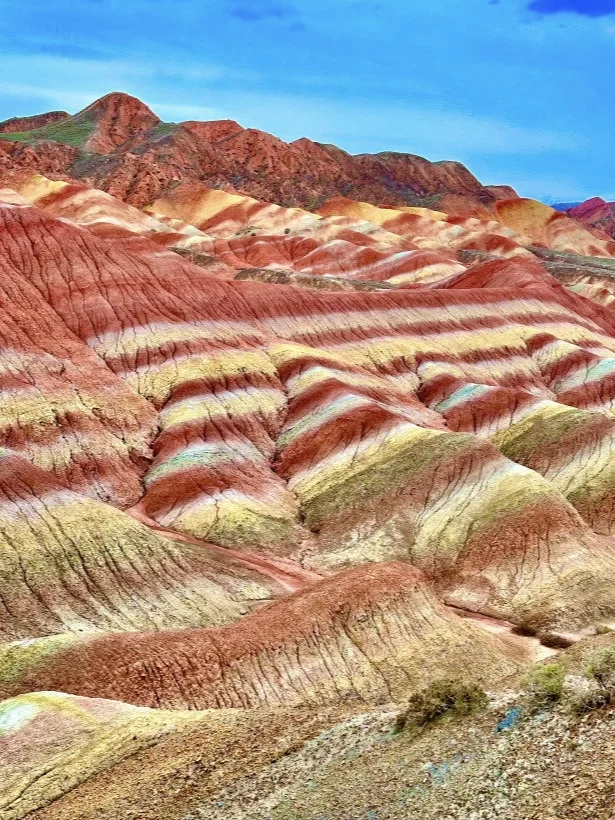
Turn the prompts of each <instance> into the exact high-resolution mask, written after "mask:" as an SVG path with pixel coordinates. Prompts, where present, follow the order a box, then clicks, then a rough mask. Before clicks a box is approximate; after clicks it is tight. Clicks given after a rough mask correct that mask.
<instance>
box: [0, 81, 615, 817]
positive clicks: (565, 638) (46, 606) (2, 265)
mask: <svg viewBox="0 0 615 820" xmlns="http://www.w3.org/2000/svg"><path fill="white" fill-rule="evenodd" d="M289 206H292V207H289ZM300 206H303V207H300ZM614 272H615V241H613V239H612V237H611V235H610V234H609V233H608V232H605V231H604V230H602V229H600V228H599V227H596V226H595V225H593V224H589V223H588V222H587V220H585V221H581V220H579V219H575V218H574V216H573V215H570V214H565V213H560V212H556V211H554V210H553V209H551V208H549V207H547V206H545V205H543V204H541V203H539V202H534V201H532V200H527V199H521V198H519V197H517V196H516V194H515V193H514V191H512V190H511V189H509V188H507V187H506V186H492V187H485V186H482V185H481V184H480V183H479V182H478V181H477V180H475V179H474V178H473V177H472V176H471V174H470V173H469V172H468V171H467V170H466V169H464V168H463V167H461V166H458V165H456V164H455V163H436V164H432V163H429V162H428V161H427V160H423V159H421V158H417V157H412V156H409V155H390V154H386V155H379V156H378V157H366V156H364V157H350V156H349V155H346V154H344V153H343V152H341V151H340V150H339V149H336V148H334V147H332V146H320V145H317V144H315V143H310V142H309V141H308V140H299V141H298V142H297V143H293V144H292V145H286V144H284V143H282V142H281V141H279V140H276V139H275V138H274V137H271V136H270V135H266V134H262V133H260V132H255V131H251V130H249V129H243V128H242V127H241V126H239V125H237V124H236V123H230V122H214V123H183V124H181V125H169V124H165V123H161V122H160V121H159V120H158V118H157V117H156V116H155V115H154V114H153V113H152V112H151V111H149V109H147V107H146V106H144V105H143V104H142V103H140V102H139V101H137V100H134V99H133V98H129V97H126V96H125V95H120V94H113V95H110V96H108V97H106V98H103V100H100V101H98V102H96V103H94V104H93V105H92V106H90V107H89V108H87V109H85V111H83V112H80V113H79V114H77V115H75V116H72V117H71V116H69V115H67V114H64V113H62V112H51V113H50V114H45V115H40V116H36V117H33V118H26V119H22V120H19V121H8V122H7V123H3V124H0V299H1V302H2V307H3V311H2V313H1V314H0V390H1V391H2V402H1V403H0V447H1V449H0V699H2V701H1V702H0V761H1V762H2V768H3V771H6V772H7V773H8V774H7V775H6V778H5V783H4V785H3V786H0V817H2V818H3V820H4V819H5V818H6V820H18V819H19V818H23V817H32V818H34V817H37V818H43V817H44V818H57V820H60V818H71V819H72V820H74V818H90V817H91V818H94V817H119V816H121V817H148V818H160V820H162V818H170V817H173V818H175V817H177V818H184V820H188V818H194V817H208V818H210V817H211V818H213V817H220V818H222V817H224V818H232V817H237V818H242V817H246V818H248V817H254V818H258V817H263V818H264V817H272V818H276V820H282V818H291V817H305V818H308V817H320V818H322V817H330V818H355V817H356V818H363V817H369V818H371V820H375V818H381V817H382V818H385V817H386V818H388V817H406V816H407V817H426V818H427V817H432V816H433V817H436V816H437V817H443V816H450V817H455V818H457V817H458V818H464V817H468V818H469V817H477V818H483V817H485V818H495V817H511V818H513V817H514V818H526V817H527V818H529V817H539V816H541V817H547V816H554V817H555V816H562V812H563V811H564V809H565V804H564V803H562V802H561V801H560V800H559V797H558V798H557V799H556V797H555V796H554V794H555V786H556V782H557V781H556V780H554V779H553V776H552V775H553V771H555V769H557V770H558V771H560V772H561V771H563V770H565V771H566V772H567V775H566V776H569V777H570V779H571V780H574V779H577V778H578V779H579V780H578V783H579V785H578V788H577V789H576V791H575V790H574V788H573V787H571V789H572V790H571V791H570V794H569V795H568V796H569V797H570V800H571V801H572V802H570V803H569V804H566V805H569V806H571V807H572V808H571V811H573V812H576V813H573V814H569V815H567V816H571V817H586V816H588V817H589V816H592V817H605V818H606V817H609V816H611V815H608V814H604V813H603V814H601V813H600V812H602V811H603V807H604V806H607V805H610V804H609V801H608V800H607V799H606V797H605V800H604V801H603V802H602V803H601V802H600V801H597V800H593V802H592V801H591V800H590V799H589V796H588V795H589V793H590V792H591V791H592V790H594V789H597V788H598V785H596V784H598V783H604V782H605V778H607V775H606V774H605V770H604V766H607V768H608V761H609V760H610V758H609V754H610V753H608V752H607V751H606V748H607V747H608V746H609V744H610V740H609V738H610V737H611V735H610V732H611V719H612V718H611V712H610V711H609V709H610V706H608V705H604V704H603V705H602V708H600V709H597V710H595V711H594V712H592V714H590V715H588V716H585V717H582V718H581V717H579V716H578V715H577V714H572V713H571V712H569V711H566V709H565V708H564V707H563V706H562V707H560V706H557V707H556V708H555V709H554V710H553V709H552V710H550V711H549V710H547V711H544V710H543V711H540V710H539V712H538V714H535V713H533V712H528V713H527V715H526V717H525V718H524V719H523V721H520V722H519V725H517V723H516V722H515V721H512V722H511V725H510V727H507V731H506V732H505V733H501V732H498V731H497V727H498V726H499V722H500V721H501V720H503V719H506V715H507V714H508V712H509V711H510V709H511V708H513V707H512V706H511V704H514V703H515V702H516V701H515V699H516V698H518V697H520V696H519V695H518V693H519V691H520V690H521V689H522V688H523V683H522V681H523V677H524V675H525V674H526V673H527V669H528V668H529V667H530V665H531V664H532V663H533V662H535V661H538V662H543V663H544V662H545V659H548V658H550V657H552V656H554V655H555V654H556V653H557V652H559V651H560V650H561V649H562V648H563V647H566V646H569V645H571V644H574V645H575V646H574V647H573V649H571V650H566V652H569V653H570V652H574V651H576V650H577V649H578V647H583V646H584V645H586V644H587V643H589V644H591V642H592V640H594V639H593V638H592V636H594V635H595V634H596V633H597V632H608V630H609V628H610V626H609V625H610V624H614V625H615V462H614V460H613V453H614V451H615V440H614V436H615V421H614V418H613V405H614V402H615V318H614V317H613V313H612V309H611V308H612V305H611V303H612V301H613V297H614V294H615V290H614V286H613V275H614ZM578 651H579V652H581V649H578ZM566 652H564V653H563V656H566V657H567V655H566ZM451 678H453V679H455V680H456V681H458V682H459V683H460V685H462V684H463V685H468V686H470V685H471V686H477V687H482V688H483V689H484V690H486V691H487V693H488V701H489V703H488V706H487V707H485V709H483V710H482V711H481V712H480V713H478V714H474V713H472V714H467V715H465V716H463V717H461V718H459V719H458V720H456V721H455V720H454V721H449V720H444V721H436V723H435V725H434V726H429V727H427V729H425V731H421V732H420V733H418V734H413V733H412V732H410V733H408V732H400V731H398V728H396V726H397V723H396V721H397V720H398V717H399V714H400V711H401V710H402V708H403V705H404V704H405V703H407V702H408V700H409V699H411V698H412V697H413V696H416V695H417V693H420V692H422V691H425V690H426V689H427V690H428V689H429V687H431V686H436V687H437V686H438V685H439V682H440V681H442V679H451ZM526 711H527V710H526ZM508 729H510V731H508ZM500 735H501V736H500ZM577 736H582V737H584V738H586V739H585V740H583V741H582V742H580V743H579V744H577V745H574V746H572V747H570V748H569V747H568V746H567V745H566V744H567V743H568V739H569V738H570V737H577ZM554 738H555V739H556V738H560V740H561V743H559V745H558V741H557V740H554ZM570 742H572V741H570ZM575 743H576V741H575ZM545 744H546V745H547V746H549V744H551V746H549V748H550V749H551V747H553V749H552V751H549V754H546V752H545ZM592 744H598V745H599V747H600V748H601V749H602V748H603V747H604V749H605V751H604V755H605V761H606V762H605V763H604V765H603V766H601V767H595V768H593V769H592V767H591V765H590V762H591V761H590V760H589V758H588V754H589V753H588V749H589V748H590V747H592V748H593V746H592ZM611 745H612V744H611ZM566 750H568V752H570V754H568V752H566V754H567V756H566V755H565V754H564V752H565V751H566ZM549 755H550V756H549ZM459 756H461V757H459ZM564 758H565V759H564ZM539 760H542V761H543V763H544V761H545V760H548V761H550V762H549V763H548V765H547V764H545V765H542V764H541V766H542V768H541V767H540V766H539V765H538V763H537V761H539ZM349 761H353V767H352V772H353V773H352V775H351V774H348V771H349V767H348V765H347V763H348V762H349ZM524 761H525V762H524ZM466 764H467V765H466ZM430 767H432V768H430ZM434 767H435V768H434ZM442 767H444V768H442ZM536 767H538V768H536ZM494 768H495V769H497V771H504V772H509V775H506V776H507V777H510V780H511V784H512V785H511V788H510V789H509V790H508V791H507V790H506V789H502V788H500V786H501V783H500V782H499V781H498V782H497V783H495V781H493V782H492V780H490V779H489V778H490V777H491V774H488V772H491V771H492V770H493V769H494ZM568 773H569V774H568ZM526 775H527V776H528V778H529V779H530V782H532V783H534V781H535V784H534V786H533V787H532V788H533V789H534V791H533V792H532V793H531V795H530V793H529V792H528V794H527V795H526V794H525V792H523V794H524V797H523V800H521V801H518V800H517V803H516V804H515V805H516V807H515V808H514V809H513V808H511V805H512V802H514V800H513V798H515V800H516V797H515V795H518V793H519V789H521V786H520V785H519V783H518V782H517V781H519V780H521V781H522V780H523V779H524V778H526ZM607 779H608V778H607ZM496 780H497V778H496ZM477 784H479V785H480V788H479V785H477ZM366 786H367V787H368V788H366ZM441 786H442V788H443V789H444V791H442V790H441V788H440V787H441ZM575 788H576V787H575ZM600 788H601V789H602V791H601V794H602V793H603V792H604V788H606V787H604V788H603V787H600ZM511 789H512V790H511ZM515 789H517V791H515ZM447 790H448V791H447ZM521 791H523V789H521ZM535 793H537V794H538V795H539V796H540V799H538V800H534V797H535V796H536V795H535ZM541 795H542V796H541ZM543 797H544V799H547V798H548V801H550V802H549V803H548V805H549V806H550V808H549V811H552V814H546V813H544V812H545V811H546V810H545V803H544V800H543ZM526 798H527V799H526ZM600 799H602V798H600ZM575 800H576V801H577V802H576V803H575V802H574V801H575ZM511 801H512V802H511ZM524 801H525V802H524ZM558 801H559V802H558ZM605 810H606V809H605ZM540 811H542V812H543V814H537V813H536V812H540ZM447 812H448V814H447ZM515 812H516V813H515ZM583 812H587V813H583Z"/></svg>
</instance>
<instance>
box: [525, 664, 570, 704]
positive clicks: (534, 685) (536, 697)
mask: <svg viewBox="0 0 615 820" xmlns="http://www.w3.org/2000/svg"><path fill="white" fill-rule="evenodd" d="M565 678H566V671H565V669H564V667H563V666H562V665H561V664H560V663H555V662H554V663H547V664H537V665H536V666H533V667H532V668H531V669H530V671H529V672H528V674H527V675H526V677H525V678H524V679H523V688H524V694H525V699H526V700H527V701H528V706H530V707H533V708H540V707H543V706H549V705H550V704H553V703H557V702H558V701H559V700H561V697H562V694H563V691H564V680H565Z"/></svg>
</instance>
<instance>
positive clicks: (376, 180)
mask: <svg viewBox="0 0 615 820" xmlns="http://www.w3.org/2000/svg"><path fill="white" fill-rule="evenodd" d="M3 126H4V127H3ZM0 140H4V141H8V142H9V144H8V145H4V144H2V142H0V169H1V168H2V167H3V164H2V163H4V165H5V167H23V168H28V169H31V170H36V171H39V172H41V173H44V174H48V173H49V172H52V173H53V174H55V175H59V176H67V177H72V178H74V179H79V180H83V181H84V182H86V183H87V184H89V185H95V186H96V187H98V188H101V189H102V190H104V191H108V192H109V193H111V194H112V195H113V196H117V197H120V198H122V199H125V200H126V201H127V202H130V203H131V204H133V205H136V206H138V207H141V206H143V205H146V204H148V203H149V202H151V201H152V200H153V199H155V198H157V197H159V196H160V195H161V194H164V193H166V192H167V191H168V190H169V188H172V187H173V186H174V185H175V184H177V182H201V183H203V184H206V185H208V186H210V187H215V188H224V189H225V190H230V191H237V192H240V193H244V194H249V195H251V196H256V197H258V198H260V199H265V200H268V201H272V202H278V203H280V204H284V205H302V206H314V205H315V204H317V203H320V202H322V201H324V199H326V198H328V197H330V196H334V195H336V194H340V195H344V196H352V197H354V198H355V199H365V200H367V201H373V202H380V201H387V202H392V203H395V204H419V203H420V202H422V201H423V200H431V199H433V198H434V197H435V198H437V197H438V196H441V195H443V194H447V193H453V194H460V195H465V196H471V197H475V198H476V199H477V201H481V202H484V203H485V204H486V205H489V204H491V203H492V202H494V201H495V200H496V199H497V198H498V197H499V196H500V195H501V194H499V193H498V192H497V191H496V192H495V193H494V191H492V190H490V189H487V188H485V187H484V186H482V185H481V184H480V183H479V182H478V180H477V179H476V178H475V177H474V176H473V175H472V174H471V173H470V172H469V171H468V170H467V168H464V166H463V165H461V164H460V163H457V162H436V163H434V162H429V161H428V160H426V159H423V158H422V157H418V156H414V155H412V154H400V153H393V152H385V153H381V154H373V155H372V154H362V155H359V156H352V155H350V154H347V153H346V152H345V151H342V150H341V149H339V148H336V147H335V146H333V145H323V144H320V143H316V142H312V141H311V140H309V139H305V138H304V139H299V140H296V141H295V142H292V143H285V142H283V141H282V140H280V139H278V138H277V137H274V136H272V135H271V134H266V133H264V132H263V131H257V130H256V129H253V128H243V127H242V126H240V125H239V124H238V123H236V122H232V121H227V120H222V121H218V122H209V123H199V122H192V121H190V122H184V123H179V124H176V123H163V122H161V121H160V120H159V119H158V117H156V115H155V114H153V113H152V111H150V109H149V108H148V107H147V106H146V105H144V104H143V103H142V102H140V101H139V100H137V99H135V98H134V97H130V96H129V95H127V94H121V93H112V94H109V95H107V96H106V97H103V98H102V99H100V100H97V101H96V102H95V103H93V104H92V105H90V106H88V107H87V108H85V109H84V110H83V111H80V112H79V113H78V114H75V115H74V116H71V117H65V116H63V115H58V114H56V113H52V114H42V115H39V116H36V117H31V118H26V119H24V120H12V121H9V122H7V123H3V124H0ZM58 144H59V145H62V146H70V148H71V149H73V150H67V149H65V150H64V153H63V154H62V159H61V160H60V159H59V156H58ZM506 194H507V192H504V194H503V195H506Z"/></svg>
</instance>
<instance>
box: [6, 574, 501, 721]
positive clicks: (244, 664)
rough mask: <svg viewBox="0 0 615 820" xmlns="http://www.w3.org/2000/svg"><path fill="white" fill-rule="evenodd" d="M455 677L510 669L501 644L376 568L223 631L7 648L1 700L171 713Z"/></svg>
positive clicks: (414, 581) (367, 699)
mask: <svg viewBox="0 0 615 820" xmlns="http://www.w3.org/2000/svg"><path fill="white" fill-rule="evenodd" d="M7 667H8V668H9V673H8V674H7V673H6V672H3V670H5V669H7ZM461 667H462V668H463V674H464V675H467V676H469V677H476V676H478V677H479V678H481V679H482V680H484V681H489V680H495V679H496V678H498V677H501V676H503V675H504V676H505V675H507V674H512V673H513V672H514V671H515V670H516V664H515V662H514V661H513V660H512V659H510V658H508V657H507V653H506V652H505V651H504V649H503V646H502V645H501V644H500V642H499V641H498V639H497V638H494V637H492V636H490V635H488V634H487V633H485V632H483V631H482V630H480V629H479V628H478V627H475V626H473V625H472V624H470V623H469V622H468V621H465V620H462V619H460V618H458V617H457V616H456V615H453V614H451V613H450V612H448V611H447V610H446V609H445V607H443V606H442V604H440V603H439V602H438V601H437V599H436V598H435V596H434V595H433V593H432V592H430V591H429V589H428V587H427V585H426V583H425V579H424V578H423V577H422V576H421V574H420V573H419V572H418V571H417V570H415V569H413V568H412V567H409V566H408V565H407V564H395V563H392V564H374V565H371V566H367V567H359V568H355V569H352V570H349V571H347V572H345V573H342V574H340V575H338V576H336V577H334V578H330V579H328V580H326V581H322V582H320V583H317V584H315V585H313V586H311V587H310V588H308V589H306V590H305V591H302V592H299V593H295V594H294V595H292V596H289V597H287V598H285V599H284V600H282V601H280V602H278V603H276V604H273V605H271V606H268V607H266V608H264V609H262V610H260V611H259V612H258V613H255V614H253V615H250V616H248V617H246V618H245V619H244V620H243V621H241V622H239V623H237V624H234V625H231V626H229V627H225V628H223V629H220V630H188V631H182V632H161V633H156V634H153V633H152V634H150V635H147V634H141V635H130V634H129V633H123V634H115V635H108V636H104V637H100V638H98V637H88V638H75V639H70V640H61V641H60V640H57V639H48V640H42V641H39V642H38V643H37V644H32V645H30V646H29V647H27V648H22V647H20V646H19V645H13V646H7V647H5V648H4V649H0V694H1V695H2V696H4V697H7V696H10V695H13V694H19V693H21V692H24V691H26V692H27V691H32V690H36V689H53V690H59V691H64V692H69V693H72V694H80V695H86V696H96V697H105V698H113V699H117V700H122V701H126V702H129V703H133V704H136V705H142V706H156V707H162V708H175V709H177V708H189V709H205V708H236V707H244V708H245V707H254V706H268V707H272V706H275V707H278V706H299V705H308V704H309V705H318V704H321V705H322V704H327V703H335V702H339V701H359V702H364V703H386V702H389V701H391V700H401V699H403V698H404V696H406V695H407V694H409V693H411V692H412V691H414V690H415V689H416V688H418V687H420V686H422V685H425V684H427V683H429V682H430V681H431V680H433V679H435V678H437V677H439V676H441V675H446V674H450V673H452V672H453V671H455V672H456V671H457V670H459V669H460V668H461Z"/></svg>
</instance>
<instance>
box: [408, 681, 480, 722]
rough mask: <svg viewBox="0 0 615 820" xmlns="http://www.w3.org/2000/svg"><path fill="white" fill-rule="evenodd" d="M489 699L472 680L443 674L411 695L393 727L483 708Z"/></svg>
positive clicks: (469, 712) (470, 712) (430, 720)
mask: <svg viewBox="0 0 615 820" xmlns="http://www.w3.org/2000/svg"><path fill="white" fill-rule="evenodd" d="M488 703H489V700H488V698H487V695H486V694H485V692H484V691H483V690H482V689H481V688H480V687H479V686H477V685H476V684H475V683H468V682H466V681H462V680H458V679H455V678H443V679H441V680H437V681H434V682H433V683H431V684H430V685H429V686H427V687H425V689H422V690H421V691H420V692H417V693H416V694H415V695H412V697H411V698H410V700H409V701H408V708H407V709H405V710H404V711H403V712H402V713H401V714H400V715H399V716H398V718H397V721H396V723H395V729H396V730H397V731H401V730H402V729H404V728H406V727H407V726H414V727H419V728H420V727H422V726H426V725H427V724H429V723H432V722H433V721H435V720H438V718H441V717H442V716H443V715H446V714H450V715H456V716H464V715H469V714H472V713H473V712H477V711H479V710H481V709H484V708H486V706H487V704H488Z"/></svg>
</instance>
